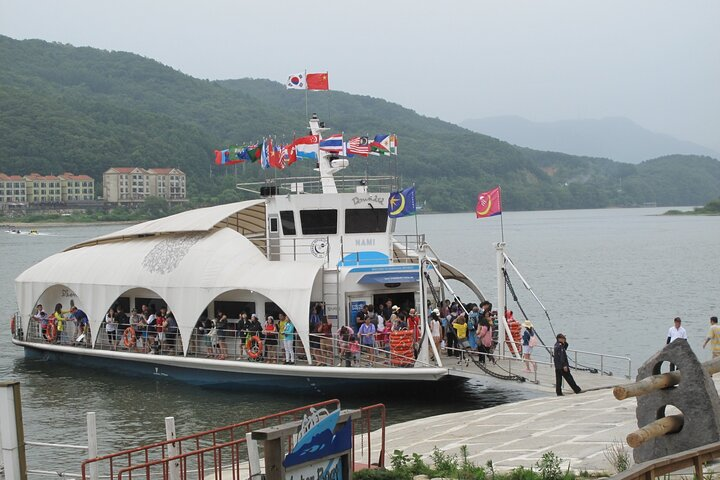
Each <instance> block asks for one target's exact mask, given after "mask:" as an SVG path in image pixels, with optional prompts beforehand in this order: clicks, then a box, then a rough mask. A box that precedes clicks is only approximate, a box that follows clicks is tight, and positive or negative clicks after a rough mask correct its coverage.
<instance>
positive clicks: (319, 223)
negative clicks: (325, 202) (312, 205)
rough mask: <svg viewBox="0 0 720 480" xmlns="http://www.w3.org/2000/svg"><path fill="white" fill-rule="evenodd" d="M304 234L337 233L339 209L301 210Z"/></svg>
mask: <svg viewBox="0 0 720 480" xmlns="http://www.w3.org/2000/svg"><path fill="white" fill-rule="evenodd" d="M300 224H301V226H302V232H303V235H327V234H335V233H337V210H334V209H333V210H300Z"/></svg>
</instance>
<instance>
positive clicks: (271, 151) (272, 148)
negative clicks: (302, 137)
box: [267, 139, 285, 170]
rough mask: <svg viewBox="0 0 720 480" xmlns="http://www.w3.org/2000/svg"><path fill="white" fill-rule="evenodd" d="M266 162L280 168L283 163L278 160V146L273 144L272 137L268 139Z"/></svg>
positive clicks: (282, 166)
mask: <svg viewBox="0 0 720 480" xmlns="http://www.w3.org/2000/svg"><path fill="white" fill-rule="evenodd" d="M267 156H268V164H269V165H270V166H271V167H273V168H279V169H280V170H282V169H283V168H285V165H284V164H283V163H282V162H281V161H280V147H279V146H277V145H273V143H272V139H269V140H268V154H267Z"/></svg>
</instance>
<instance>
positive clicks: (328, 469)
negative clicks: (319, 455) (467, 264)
mask: <svg viewBox="0 0 720 480" xmlns="http://www.w3.org/2000/svg"><path fill="white" fill-rule="evenodd" d="M285 480H345V478H344V476H343V468H342V457H335V458H331V459H329V460H327V461H324V462H317V463H311V464H307V465H303V466H301V467H297V468H293V469H290V470H285Z"/></svg>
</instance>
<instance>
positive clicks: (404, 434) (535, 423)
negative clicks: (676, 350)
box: [356, 376, 720, 473]
mask: <svg viewBox="0 0 720 480" xmlns="http://www.w3.org/2000/svg"><path fill="white" fill-rule="evenodd" d="M714 380H715V386H716V388H717V387H718V386H720V378H717V376H716V377H715V378H714ZM636 406H637V403H636V400H635V399H634V398H630V399H627V400H622V401H619V400H616V399H615V397H613V395H612V389H610V388H604V389H599V390H595V391H587V392H584V393H581V394H579V395H574V394H566V395H565V396H563V397H556V396H547V397H541V398H535V399H532V400H525V401H521V402H516V403H511V404H506V405H500V406H497V407H492V408H487V409H482V410H476V411H472V412H457V413H450V414H445V415H438V416H434V417H429V418H424V419H419V420H413V421H409V422H404V423H399V424H395V425H391V426H389V427H387V431H386V465H389V459H390V456H391V455H392V453H393V451H394V450H402V451H403V452H404V453H405V454H406V455H412V454H413V453H418V454H421V455H423V457H425V461H426V462H427V463H431V462H430V454H431V453H432V451H433V449H434V448H435V447H437V448H439V449H440V450H443V451H444V452H446V453H449V454H459V451H460V447H461V446H462V445H467V447H468V450H469V454H470V460H472V461H473V462H474V463H475V464H476V465H480V466H482V465H485V463H486V462H487V461H488V460H492V462H493V465H494V467H495V468H496V469H498V470H510V469H513V468H515V467H518V466H523V467H526V468H529V467H533V466H534V465H535V463H536V462H537V461H538V460H540V459H541V457H542V455H543V454H544V453H546V452H550V451H552V452H554V453H555V454H556V455H557V456H558V457H560V458H562V459H563V461H564V462H563V466H564V468H567V466H568V464H569V466H570V468H571V469H572V470H574V471H581V470H588V471H595V472H608V473H614V469H613V467H612V466H611V465H610V462H609V461H608V460H607V459H606V458H605V453H604V452H605V449H606V448H607V447H608V446H609V445H611V444H612V443H613V442H617V441H622V442H623V444H625V446H626V448H627V451H628V453H629V454H630V458H631V459H632V449H630V448H629V447H627V444H626V443H625V437H626V436H627V435H628V434H629V433H630V432H632V431H634V430H635V429H636V428H637V423H636V418H635V407H636ZM374 435H376V434H374ZM377 438H378V439H379V435H377ZM378 443H379V442H376V441H375V436H374V437H373V450H374V452H373V457H372V458H377V449H376V448H375V446H376V445H378ZM360 461H362V459H360V458H357V457H356V462H360Z"/></svg>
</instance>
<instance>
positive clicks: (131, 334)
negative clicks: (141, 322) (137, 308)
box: [122, 327, 137, 348]
mask: <svg viewBox="0 0 720 480" xmlns="http://www.w3.org/2000/svg"><path fill="white" fill-rule="evenodd" d="M122 336H123V344H124V345H125V348H130V347H132V346H135V342H136V341H137V340H136V339H135V329H134V328H133V327H127V328H126V329H125V331H124V332H123V335H122Z"/></svg>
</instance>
